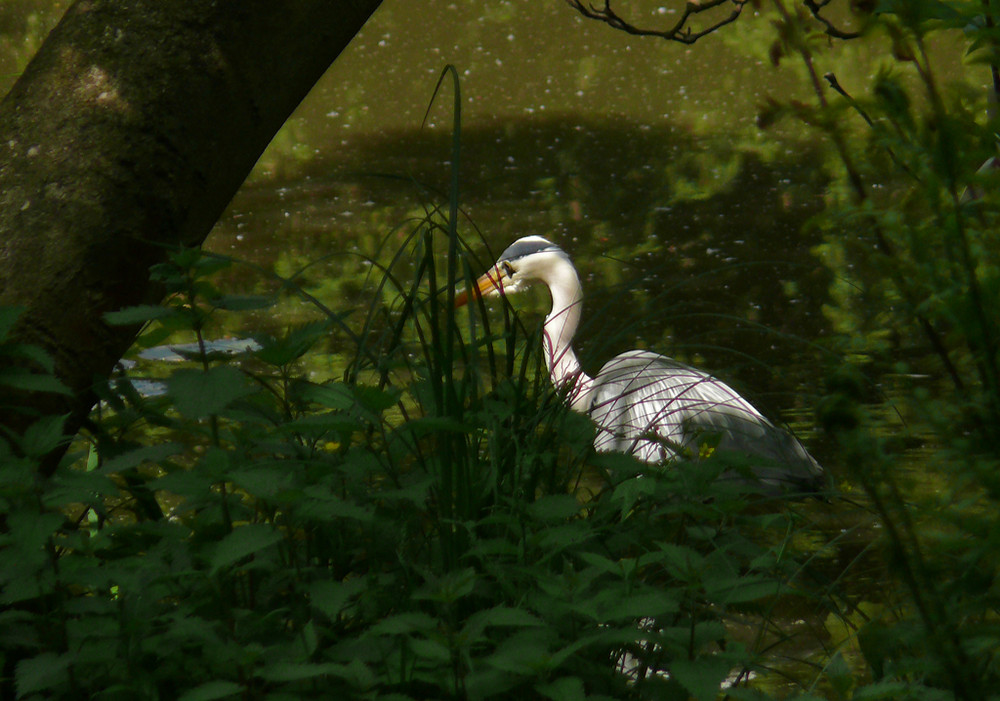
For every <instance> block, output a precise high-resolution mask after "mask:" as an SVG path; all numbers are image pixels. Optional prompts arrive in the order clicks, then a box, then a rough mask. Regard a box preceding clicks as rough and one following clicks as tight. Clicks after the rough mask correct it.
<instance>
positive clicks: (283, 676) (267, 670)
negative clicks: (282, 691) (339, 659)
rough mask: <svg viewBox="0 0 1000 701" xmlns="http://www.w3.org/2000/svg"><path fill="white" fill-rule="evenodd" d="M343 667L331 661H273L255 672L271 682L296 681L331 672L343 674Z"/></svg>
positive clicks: (322, 675)
mask: <svg viewBox="0 0 1000 701" xmlns="http://www.w3.org/2000/svg"><path fill="white" fill-rule="evenodd" d="M345 669H346V668H345V667H344V665H342V664H336V663H333V662H327V663H310V662H274V663H272V664H269V665H268V666H266V667H264V668H263V669H262V670H260V671H259V672H257V674H256V676H258V677H260V678H261V679H266V680H268V681H272V682H298V681H303V680H305V679H316V678H317V677H325V676H327V675H330V674H333V675H336V676H338V677H339V676H343V674H344V672H345Z"/></svg>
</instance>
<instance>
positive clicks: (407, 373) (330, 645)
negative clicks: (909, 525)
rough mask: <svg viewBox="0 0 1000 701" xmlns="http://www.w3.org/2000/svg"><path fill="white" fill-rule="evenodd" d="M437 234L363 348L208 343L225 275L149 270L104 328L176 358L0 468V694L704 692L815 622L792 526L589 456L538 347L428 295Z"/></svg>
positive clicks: (243, 303) (692, 477)
mask: <svg viewBox="0 0 1000 701" xmlns="http://www.w3.org/2000/svg"><path fill="white" fill-rule="evenodd" d="M449 229H451V230H450V231H449ZM454 235H455V232H454V230H453V228H452V227H449V225H448V224H447V218H446V217H443V216H440V215H435V216H431V217H429V218H428V219H426V220H425V221H423V222H421V223H420V224H419V225H418V226H417V227H416V229H415V230H414V231H413V233H412V236H411V238H410V241H409V243H408V244H407V245H408V246H409V247H410V249H409V250H410V251H411V253H412V259H413V260H416V261H418V263H417V265H416V266H415V271H414V273H413V275H412V279H411V280H409V281H407V282H406V283H405V284H402V283H400V281H399V280H398V279H397V278H396V277H395V276H394V275H393V274H392V272H393V271H392V267H391V266H390V267H389V268H388V271H387V273H386V274H385V276H384V277H383V279H382V280H381V282H380V283H379V284H380V285H381V286H385V287H387V288H389V289H391V290H393V294H388V295H387V294H381V295H379V297H380V298H383V299H390V300H394V301H391V302H390V303H389V304H382V303H381V302H380V303H377V304H374V305H373V306H372V308H371V309H369V310H368V311H367V320H366V321H365V322H364V324H363V328H364V333H363V334H362V335H352V333H351V332H350V329H349V326H348V325H347V323H346V321H345V319H344V315H343V314H339V313H336V312H333V311H330V310H328V309H327V308H326V307H324V306H323V305H322V304H320V303H318V302H316V304H315V306H314V307H313V308H314V309H315V310H316V315H315V316H316V320H315V321H314V322H311V323H306V324H304V325H301V326H298V327H296V328H292V329H289V330H287V331H284V332H282V333H278V334H275V335H271V336H269V335H266V334H257V335H255V336H254V337H253V339H252V342H251V341H249V340H247V341H246V342H243V344H242V347H240V344H236V348H237V349H238V352H236V353H233V348H234V346H233V345H232V344H229V345H226V346H224V347H220V345H219V344H217V343H215V342H213V341H212V340H210V339H209V337H208V336H209V335H210V334H212V333H216V332H218V330H219V329H224V328H235V327H238V326H239V323H240V322H232V321H231V320H233V319H238V318H240V315H242V314H248V313H255V314H256V313H259V312H260V310H261V309H267V308H268V307H269V305H271V304H273V303H274V302H275V300H276V299H277V296H236V295H225V294H222V293H221V292H220V290H219V289H217V287H216V283H215V282H213V281H214V280H215V279H216V276H217V273H219V272H220V271H221V270H223V269H225V268H226V267H227V266H229V265H232V264H233V263H232V261H230V260H227V259H224V258H220V257H218V256H213V255H208V254H201V253H199V252H197V251H179V252H177V254H175V255H174V256H173V257H172V260H171V262H170V263H168V264H165V265H162V266H160V267H158V268H157V269H155V270H154V275H155V276H156V277H157V278H158V279H159V280H160V282H161V283H162V284H163V285H164V286H165V287H166V288H168V290H169V292H170V294H169V295H168V297H167V301H166V302H165V303H164V305H162V306H156V307H141V308H135V309H129V310H123V311H122V312H120V313H118V314H116V315H113V316H112V317H111V318H110V319H109V321H111V322H113V323H136V322H137V321H141V320H147V321H148V326H147V328H146V331H145V332H144V334H143V335H142V336H141V337H140V340H139V343H138V345H137V352H138V350H141V349H142V348H148V347H154V348H161V347H162V346H163V342H164V341H165V340H166V339H167V338H170V339H177V341H180V342H174V343H173V345H172V346H171V347H172V349H173V351H172V352H173V353H174V354H176V356H178V357H176V358H175V360H177V361H178V362H174V363H158V364H157V363H150V362H149V361H142V360H141V359H140V361H139V363H138V364H136V365H130V367H128V368H127V369H123V370H122V372H121V374H120V375H119V376H117V377H116V378H114V379H113V380H112V381H111V382H109V383H107V384H106V385H105V386H103V387H102V388H101V391H100V396H101V402H100V405H99V407H98V408H97V409H96V410H95V413H94V415H93V417H92V420H91V421H90V422H89V423H88V425H87V427H86V429H85V430H84V431H83V432H82V433H81V434H80V435H79V436H77V437H76V438H75V439H74V441H73V444H72V447H71V448H70V451H69V453H68V454H67V456H66V458H65V459H64V460H63V461H62V463H61V464H60V466H59V468H58V470H57V471H56V473H55V474H54V475H53V476H52V477H51V478H50V479H48V480H40V479H38V478H37V477H36V474H37V473H36V472H35V462H36V461H37V460H38V459H39V458H40V456H41V455H44V454H45V453H47V452H49V451H50V450H52V449H53V448H55V447H56V446H57V444H58V442H59V441H61V440H65V439H64V438H63V437H62V435H61V430H60V426H61V423H60V422H59V421H58V420H51V421H50V420H47V419H43V420H40V421H39V422H38V423H36V424H35V425H34V426H33V427H32V428H31V429H30V430H29V431H28V432H27V434H26V435H24V436H22V437H19V438H18V439H16V442H15V444H13V445H8V446H7V447H6V448H5V449H4V452H3V453H2V454H0V464H2V471H0V505H2V510H3V514H4V525H5V528H4V533H3V536H2V540H0V586H2V594H0V600H2V603H3V610H2V612H0V620H2V622H3V628H2V630H3V631H4V632H3V634H2V635H0V655H2V660H3V664H4V677H5V682H4V683H5V684H6V687H5V688H7V689H8V690H12V691H13V693H14V694H15V695H16V696H17V697H20V698H36V697H37V698H42V697H44V698H53V697H76V698H79V697H91V698H108V697H121V698H126V697H127V698H183V699H188V700H190V699H213V698H227V697H241V698H265V697H266V698H282V697H287V698H311V697H316V698H328V697H329V696H330V695H331V694H344V695H347V696H348V697H350V698H382V697H385V698H525V697H530V696H534V697H540V698H552V699H571V698H582V697H583V696H585V695H586V696H588V697H589V696H593V697H602V696H603V697H605V698H630V697H635V698H646V697H656V698H662V697H663V695H664V694H674V695H678V696H687V695H692V696H695V697H696V698H714V697H715V696H716V695H717V693H718V690H719V688H720V685H721V684H723V683H724V682H725V681H726V680H727V679H728V680H729V682H728V683H729V684H734V683H735V684H738V683H739V682H741V681H744V680H745V679H747V678H748V676H749V675H750V672H751V671H753V672H754V673H755V674H759V673H761V672H762V671H763V670H764V669H765V668H766V667H767V666H768V664H771V663H770V662H768V661H767V657H766V654H765V653H766V651H767V649H768V646H769V645H773V644H775V641H776V640H781V639H783V638H784V637H787V636H786V635H785V634H784V633H783V632H782V628H783V626H785V625H786V624H787V623H788V619H787V616H786V611H785V610H786V608H787V607H789V606H793V605H794V607H796V608H802V607H803V606H807V607H808V606H815V607H818V608H822V606H824V605H825V603H824V602H823V601H822V600H821V598H820V597H818V596H816V595H815V594H809V593H808V588H807V587H806V586H805V585H804V584H803V582H804V581H805V580H806V579H808V576H807V575H806V574H805V573H807V572H808V569H807V568H804V567H803V565H802V564H801V563H800V562H799V561H798V560H797V558H796V557H795V556H794V555H793V552H794V550H795V548H794V547H793V541H794V540H795V537H796V532H797V530H798V528H799V526H798V524H799V523H800V521H802V520H803V518H802V517H801V515H799V514H796V513H794V512H793V511H791V510H789V509H784V508H777V509H766V508H761V505H762V504H763V503H765V500H764V499H763V498H754V497H753V496H752V494H751V491H752V490H750V488H749V487H747V486H744V485H741V484H740V483H737V482H735V481H733V480H718V479H716V478H717V477H718V475H719V474H720V472H721V471H723V470H725V469H729V468H732V467H733V466H732V465H728V466H727V465H724V464H715V463H714V462H713V461H711V460H709V461H703V462H701V463H699V464H696V465H695V464H690V465H689V464H680V463H679V464H677V465H674V466H672V467H671V469H669V470H650V469H649V467H648V466H645V465H641V464H639V463H637V462H635V461H633V460H632V459H631V458H628V457H625V456H621V455H600V456H598V455H595V454H593V451H592V448H591V442H592V440H593V428H592V426H591V425H590V422H589V420H588V419H586V418H585V417H582V416H580V415H577V414H573V413H571V412H569V411H568V410H567V409H566V408H565V407H564V406H563V403H562V402H561V400H560V399H559V397H558V396H556V395H555V394H554V393H553V391H552V390H551V389H550V387H549V384H548V378H547V376H546V374H545V372H544V365H542V364H541V360H540V354H539V353H538V352H537V347H538V345H539V344H538V338H537V337H536V336H537V334H533V333H530V332H525V330H524V329H523V328H522V327H521V326H520V325H519V323H518V322H517V321H516V319H514V318H512V317H511V316H510V315H505V322H504V325H503V328H502V329H494V328H492V327H491V326H490V324H489V318H488V317H487V316H481V315H480V310H479V309H475V308H474V309H473V310H472V311H470V312H466V311H463V314H462V315H461V316H456V314H455V313H454V311H453V310H452V309H451V308H450V307H449V306H448V305H447V304H446V302H447V298H448V296H449V293H448V292H447V290H453V289H454V288H455V287H456V285H457V283H458V282H459V280H458V276H457V271H458V269H459V267H460V266H461V265H462V263H463V260H464V259H460V258H454V259H451V261H450V262H449V261H447V260H446V261H445V263H444V265H442V264H441V256H440V254H438V253H437V252H436V251H435V250H434V249H435V243H436V242H439V241H443V242H448V241H449V240H451V241H453V242H454V241H456V240H455V239H452V238H450V237H453V236H454ZM449 247H451V248H452V250H453V251H454V250H457V249H458V247H457V246H455V245H451V246H449ZM466 265H467V266H468V265H469V263H466ZM441 268H446V269H447V274H442V271H441ZM289 287H293V286H292V285H289ZM297 298H298V299H300V300H301V299H305V300H307V301H306V302H304V303H306V304H308V303H309V302H308V299H309V295H308V294H307V293H305V292H302V293H301V294H300V295H298V297H297ZM248 310H250V311H248ZM338 336H339V337H340V340H339V341H338V343H337V344H334V345H340V346H341V347H342V346H343V345H344V343H354V344H355V345H354V346H353V347H354V349H355V351H356V352H355V354H354V355H353V356H351V357H348V358H346V359H344V358H333V357H332V356H331V354H330V352H329V347H330V344H331V343H332V341H331V338H336V337H338ZM345 338H346V341H345ZM220 348H223V350H224V351H225V352H223V350H220ZM3 349H4V352H7V353H11V352H18V353H23V352H24V350H23V349H17V348H13V347H11V346H4V347H3ZM144 354H145V355H149V353H148V352H146V353H144ZM154 355H155V354H154ZM37 357H38V358H39V359H41V356H40V355H39V356H37ZM332 367H338V368H346V370H343V371H340V372H332V371H331V370H330V368H332ZM47 369H50V368H47V366H46V365H45V363H44V361H43V360H42V361H41V362H40V365H39V367H38V372H37V373H35V377H36V378H42V377H47V375H46V370H47ZM37 381H39V382H50V381H51V380H49V379H45V380H41V379H38V380H37ZM750 505H752V508H751V506H750ZM779 506H780V505H779ZM789 602H798V603H794V604H790V603H789ZM751 620H752V621H754V622H755V624H754V625H753V626H748V625H747V621H751ZM737 622H739V628H740V630H742V631H744V633H743V635H742V639H740V640H736V639H735V638H734V637H733V634H732V633H733V630H735V628H736V623H737ZM747 630H750V631H751V632H750V633H746V631H747ZM797 672H798V673H799V674H800V675H802V678H803V679H805V680H806V683H808V682H809V681H811V680H812V679H813V677H814V676H815V675H814V674H813V672H812V671H811V670H810V669H809V668H808V667H804V668H800V669H798V670H797ZM785 673H786V674H787V673H789V672H788V671H787V670H786V672H785Z"/></svg>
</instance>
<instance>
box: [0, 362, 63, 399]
mask: <svg viewBox="0 0 1000 701" xmlns="http://www.w3.org/2000/svg"><path fill="white" fill-rule="evenodd" d="M0 384H3V385H7V386H8V387H13V388H14V389H21V390H24V391H26V392H52V393H54V394H72V392H70V390H69V388H68V387H66V385H64V384H63V383H62V382H60V381H59V380H58V379H57V378H55V377H53V376H52V375H43V374H41V373H37V372H31V371H29V370H26V369H24V368H18V367H7V368H4V369H3V371H2V372H0Z"/></svg>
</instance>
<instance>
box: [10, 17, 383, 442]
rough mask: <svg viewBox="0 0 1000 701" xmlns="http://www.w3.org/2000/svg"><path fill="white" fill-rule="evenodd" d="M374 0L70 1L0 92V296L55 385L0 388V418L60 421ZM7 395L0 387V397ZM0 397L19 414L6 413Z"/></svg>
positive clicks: (73, 423)
mask: <svg viewBox="0 0 1000 701" xmlns="http://www.w3.org/2000/svg"><path fill="white" fill-rule="evenodd" d="M379 2H380V0H133V1H132V2H127V3H124V2H121V1H120V0H77V2H75V3H74V4H73V5H72V6H71V7H70V9H69V10H68V11H67V12H66V15H65V16H64V17H63V19H62V20H61V21H60V23H59V25H58V26H57V27H56V28H55V29H54V30H53V31H52V33H51V34H50V35H49V37H48V38H47V39H46V41H45V43H44V44H43V45H42V47H41V49H40V50H39V52H38V54H37V55H36V56H35V58H34V59H33V60H32V61H31V63H30V64H29V65H28V67H27V68H26V69H25V71H24V74H23V75H22V76H21V77H20V79H19V80H18V81H17V83H16V85H15V86H14V87H13V89H12V90H11V91H10V93H9V94H8V95H7V96H6V97H5V98H4V100H3V102H2V103H0V305H8V306H10V305H14V306H21V307H24V309H25V312H24V313H23V315H22V317H21V319H20V322H19V324H18V326H17V327H16V329H15V339H16V340H19V341H22V342H27V343H33V344H36V345H39V346H41V347H42V348H44V349H45V350H46V351H48V353H49V354H51V356H52V357H53V359H54V360H55V366H56V374H57V376H58V377H59V378H60V379H61V380H62V381H63V382H64V383H65V384H66V385H67V386H68V387H69V388H70V389H71V390H72V391H73V396H72V397H69V398H67V397H65V396H59V395H54V394H37V393H36V394H28V395H24V396H21V397H17V398H16V400H15V398H13V397H10V396H2V397H0V427H6V428H8V429H12V430H14V431H19V430H21V429H23V427H24V426H26V425H27V424H29V423H31V421H33V420H34V418H33V417H37V416H39V415H44V414H53V413H56V414H63V413H68V414H69V415H70V417H71V419H70V423H69V424H68V429H69V430H70V431H73V430H75V428H76V427H77V426H78V425H79V423H80V421H82V419H83V417H84V416H85V415H86V413H87V412H88V411H89V409H90V407H91V406H92V403H93V399H92V396H91V393H90V390H89V388H90V387H91V386H92V383H93V381H94V379H95V378H99V377H107V376H108V374H109V373H110V372H111V370H112V369H113V367H114V364H115V362H116V361H117V360H118V359H119V357H121V354H122V353H123V352H124V351H125V350H126V349H127V348H128V346H129V344H130V343H131V342H132V340H133V338H134V334H135V332H136V329H130V328H122V327H112V326H108V325H107V324H106V323H104V321H103V318H102V317H103V315H104V314H105V313H106V312H108V311H114V310H117V309H121V308H123V307H127V306H130V305H135V304H139V303H145V302H149V301H155V291H154V290H152V289H151V286H150V283H149V275H148V273H149V268H150V266H151V265H152V264H154V263H156V262H158V261H161V260H164V259H165V257H166V254H167V252H168V251H169V250H170V249H171V248H176V247H177V246H178V245H181V244H183V245H194V244H198V243H200V242H201V241H202V240H203V239H204V238H205V236H206V235H207V234H208V232H209V230H210V229H211V228H212V225H213V224H214V223H215V221H216V220H217V219H218V217H219V216H220V214H221V213H222V211H223V209H224V208H225V206H226V205H227V203H228V202H229V201H230V199H231V198H232V196H233V194H234V193H235V192H236V190H237V188H238V187H239V186H240V184H241V183H242V181H243V180H244V178H245V177H246V175H247V174H248V173H249V172H250V169H251V168H252V167H253V164H254V163H255V162H256V160H257V158H258V157H259V156H260V154H261V152H262V151H263V150H264V148H265V147H266V146H267V144H268V142H269V141H270V140H271V138H272V137H273V135H274V133H275V132H276V131H277V130H278V128H279V127H280V126H281V124H282V123H283V122H284V121H285V119H286V118H287V117H288V115H289V114H290V113H291V112H292V110H293V109H294V108H295V107H296V105H298V103H299V102H300V101H301V100H302V98H303V97H305V95H306V93H307V92H308V91H309V89H310V88H311V87H312V85H313V84H314V83H315V82H316V80H318V79H319V77H320V76H321V75H322V73H323V71H324V70H326V68H327V67H328V66H329V64H330V63H331V62H332V61H333V60H334V59H335V58H336V57H337V55H338V54H339V53H340V52H341V50H343V48H344V47H345V46H346V45H347V43H348V42H349V41H350V40H351V38H352V37H353V36H354V35H355V34H356V33H357V31H358V30H359V29H360V28H361V26H362V25H363V24H364V22H365V21H366V20H367V18H368V17H369V15H370V14H371V13H372V12H373V11H374V10H375V8H376V7H377V6H378V5H379ZM8 392H9V390H7V389H5V388H0V393H4V394H8ZM13 404H18V405H20V407H21V408H20V409H14V408H12V405H13Z"/></svg>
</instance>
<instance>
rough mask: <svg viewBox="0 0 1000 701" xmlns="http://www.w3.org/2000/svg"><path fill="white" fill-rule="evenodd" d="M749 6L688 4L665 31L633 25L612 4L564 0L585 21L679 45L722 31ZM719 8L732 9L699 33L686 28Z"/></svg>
mask: <svg viewBox="0 0 1000 701" xmlns="http://www.w3.org/2000/svg"><path fill="white" fill-rule="evenodd" d="M748 2H750V0H701V1H700V2H699V1H698V0H688V2H687V3H686V4H685V6H684V12H683V13H681V16H680V18H678V20H677V21H676V22H675V23H674V24H673V26H671V27H669V28H667V29H647V28H643V27H638V26H636V25H634V24H632V23H631V22H629V21H628V20H626V19H625V18H624V17H622V16H621V15H619V14H618V13H617V12H615V11H614V10H613V9H611V0H604V6H603V7H599V6H597V5H594V4H591V3H589V2H588V3H586V4H584V2H583V0H566V3H567V4H568V5H569V6H570V7H572V8H573V9H575V10H576V11H577V12H579V13H580V14H582V15H583V16H584V17H587V18H589V19H596V20H598V21H599V22H604V23H605V24H607V25H608V26H609V27H612V28H613V29H617V30H619V31H622V32H625V33H626V34H633V35H635V36H655V37H660V38H661V39H667V40H668V41H679V42H681V43H682V44H693V43H695V42H696V41H698V40H699V39H701V38H702V37H703V36H705V35H706V34H711V33H712V32H714V31H715V30H717V29H719V28H720V27H724V26H725V25H727V24H730V23H732V22H735V21H736V20H737V19H738V18H739V16H740V13H741V12H742V11H743V6H744V5H746V4H747V3H748ZM722 5H731V6H732V10H731V11H730V12H729V14H728V15H726V16H725V17H722V18H720V19H717V20H716V21H715V22H713V23H711V24H709V25H708V26H707V27H705V28H704V29H702V30H700V31H694V30H692V29H691V27H689V26H687V24H688V20H690V19H691V17H692V16H694V15H697V14H700V13H702V12H705V11H707V10H713V9H715V8H717V7H720V6H722Z"/></svg>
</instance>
